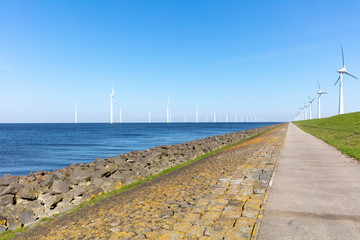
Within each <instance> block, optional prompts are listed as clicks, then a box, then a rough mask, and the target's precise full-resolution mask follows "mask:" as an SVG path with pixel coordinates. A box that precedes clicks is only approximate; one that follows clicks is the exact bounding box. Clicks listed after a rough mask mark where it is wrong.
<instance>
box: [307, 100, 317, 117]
mask: <svg viewBox="0 0 360 240" xmlns="http://www.w3.org/2000/svg"><path fill="white" fill-rule="evenodd" d="M308 98H309V103H310V104H309V106H310V116H309V117H310V119H312V102H313V101H314V100H315V98H313V99H311V97H309V96H308Z"/></svg>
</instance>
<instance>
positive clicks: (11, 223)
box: [7, 216, 24, 230]
mask: <svg viewBox="0 0 360 240" xmlns="http://www.w3.org/2000/svg"><path fill="white" fill-rule="evenodd" d="M23 226H24V224H23V223H21V222H19V221H18V220H17V219H16V218H15V217H13V216H10V217H8V219H7V228H8V229H9V230H16V229H19V228H22V227H23Z"/></svg>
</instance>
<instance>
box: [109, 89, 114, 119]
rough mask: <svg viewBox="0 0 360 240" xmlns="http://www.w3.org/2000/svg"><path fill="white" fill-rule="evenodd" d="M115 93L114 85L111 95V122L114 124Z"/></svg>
mask: <svg viewBox="0 0 360 240" xmlns="http://www.w3.org/2000/svg"><path fill="white" fill-rule="evenodd" d="M114 96H115V94H114V87H113V88H112V92H111V95H110V108H111V109H110V123H111V124H113V123H114V116H113V98H114Z"/></svg>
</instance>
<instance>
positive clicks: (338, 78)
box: [334, 75, 340, 87]
mask: <svg viewBox="0 0 360 240" xmlns="http://www.w3.org/2000/svg"><path fill="white" fill-rule="evenodd" d="M339 80H340V75H339V78H338V79H337V80H336V82H335V83H334V87H335V85H336V84H337V83H338V81H339Z"/></svg>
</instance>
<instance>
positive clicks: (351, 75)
mask: <svg viewBox="0 0 360 240" xmlns="http://www.w3.org/2000/svg"><path fill="white" fill-rule="evenodd" d="M344 73H346V74H347V75H349V76H352V77H353V78H355V79H358V78H357V77H355V76H354V75H352V74H351V73H349V72H348V71H346V72H344Z"/></svg>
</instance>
